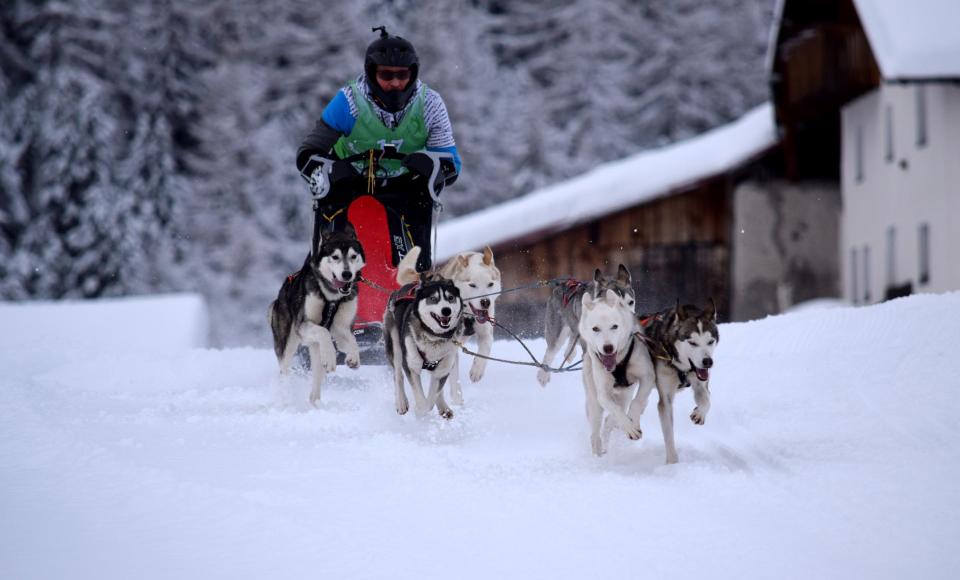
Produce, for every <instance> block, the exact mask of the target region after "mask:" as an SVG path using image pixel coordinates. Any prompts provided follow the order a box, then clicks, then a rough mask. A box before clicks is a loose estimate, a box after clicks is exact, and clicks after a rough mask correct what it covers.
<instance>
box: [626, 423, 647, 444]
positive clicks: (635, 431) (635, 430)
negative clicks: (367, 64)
mask: <svg viewBox="0 0 960 580" xmlns="http://www.w3.org/2000/svg"><path fill="white" fill-rule="evenodd" d="M624 431H625V432H626V433H627V437H629V438H630V440H631V441H636V440H638V439H640V438H641V437H643V431H641V430H640V426H639V425H637V424H636V423H634V422H633V421H631V422H630V425H629V426H628V427H627V428H626V429H624Z"/></svg>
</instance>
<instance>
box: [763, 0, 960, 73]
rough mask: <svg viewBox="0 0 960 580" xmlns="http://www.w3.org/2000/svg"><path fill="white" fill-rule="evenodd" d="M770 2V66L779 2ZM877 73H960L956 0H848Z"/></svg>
mask: <svg viewBox="0 0 960 580" xmlns="http://www.w3.org/2000/svg"><path fill="white" fill-rule="evenodd" d="M787 1H788V0H777V4H776V6H775V7H774V19H773V30H772V31H771V32H772V34H771V41H770V46H769V49H768V51H767V69H768V70H772V67H773V58H774V55H775V54H776V50H777V47H776V45H777V40H778V37H779V32H780V21H781V18H782V15H783V10H784V4H785V3H786V2H787ZM798 1H799V0H798ZM853 3H854V6H856V9H857V14H858V15H859V16H860V22H861V23H862V24H863V28H864V31H865V32H866V35H867V40H868V41H869V43H870V48H871V50H873V54H874V57H875V58H876V59H877V64H878V65H879V66H880V73H881V74H882V75H883V78H885V79H887V80H911V79H934V78H937V79H941V78H960V34H957V33H956V27H957V22H958V20H960V1H958V0H853Z"/></svg>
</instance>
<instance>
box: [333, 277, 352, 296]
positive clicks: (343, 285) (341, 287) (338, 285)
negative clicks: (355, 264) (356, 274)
mask: <svg viewBox="0 0 960 580" xmlns="http://www.w3.org/2000/svg"><path fill="white" fill-rule="evenodd" d="M330 285H331V286H333V287H334V288H335V289H336V290H337V292H339V293H341V294H349V293H350V288H351V287H352V286H353V283H352V282H344V281H342V280H337V279H336V278H334V279H333V280H331V281H330Z"/></svg>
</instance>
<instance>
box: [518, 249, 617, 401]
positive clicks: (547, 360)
mask: <svg viewBox="0 0 960 580" xmlns="http://www.w3.org/2000/svg"><path fill="white" fill-rule="evenodd" d="M631 282H632V279H631V278H630V271H629V270H627V267H626V266H624V265H623V264H620V266H619V267H618V268H617V277H616V278H608V277H606V276H604V275H603V273H602V272H600V269H599V268H598V269H597V270H596V271H595V272H594V273H593V280H592V281H590V282H581V281H579V280H573V279H571V280H568V281H567V282H566V283H562V282H559V283H558V282H554V283H553V284H552V286H553V289H552V290H551V292H550V298H549V299H548V300H547V311H546V314H545V317H544V318H545V322H544V332H543V335H544V338H546V340H547V350H546V352H545V353H544V354H543V363H544V364H546V365H548V366H553V357H555V356H556V355H557V351H559V350H560V347H561V346H563V344H564V343H567V346H566V347H565V348H564V351H563V352H564V359H563V362H564V363H566V362H568V359H569V358H570V357H571V356H572V355H573V350H574V347H575V346H576V344H577V337H578V336H579V333H578V332H577V328H578V327H579V325H580V315H581V312H582V308H583V305H582V300H583V296H584V295H588V296H590V297H591V298H597V297H600V296H603V295H605V294H606V291H607V290H613V291H614V292H616V293H617V295H618V296H619V297H620V299H621V302H622V303H623V305H624V306H626V307H627V308H628V309H630V310H633V304H634V302H635V301H636V294H635V293H634V290H633V286H632V284H631ZM537 380H538V381H540V384H541V385H542V386H547V383H548V382H550V372H549V371H546V370H543V369H540V370H538V371H537Z"/></svg>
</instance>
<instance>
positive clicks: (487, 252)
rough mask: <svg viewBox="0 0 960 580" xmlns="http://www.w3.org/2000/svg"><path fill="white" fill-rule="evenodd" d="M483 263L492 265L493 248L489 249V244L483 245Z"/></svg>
mask: <svg viewBox="0 0 960 580" xmlns="http://www.w3.org/2000/svg"><path fill="white" fill-rule="evenodd" d="M483 263H484V264H485V265H487V266H492V265H493V250H491V249H490V246H484V247H483Z"/></svg>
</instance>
